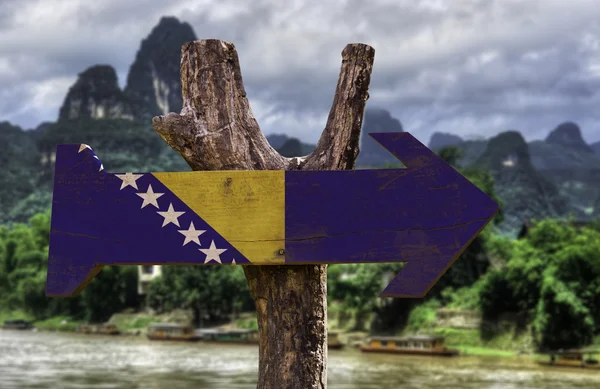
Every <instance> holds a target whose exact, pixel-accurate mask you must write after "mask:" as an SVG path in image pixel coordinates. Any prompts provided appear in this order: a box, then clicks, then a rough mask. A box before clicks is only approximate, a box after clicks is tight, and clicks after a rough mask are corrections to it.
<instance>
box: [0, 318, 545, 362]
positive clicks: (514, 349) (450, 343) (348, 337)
mask: <svg viewBox="0 0 600 389" xmlns="http://www.w3.org/2000/svg"><path fill="white" fill-rule="evenodd" d="M14 319H24V320H30V321H32V322H33V324H34V326H35V328H37V329H38V330H39V331H60V332H74V331H76V329H77V327H78V326H79V325H81V324H85V321H83V320H76V319H73V318H70V317H63V316H58V317H52V318H48V319H45V320H37V321H34V320H33V319H32V318H31V317H30V316H29V315H27V314H25V313H23V312H19V311H15V312H8V313H7V312H0V322H2V321H4V320H14ZM187 319H189V318H186V315H185V313H182V312H181V311H180V312H175V313H169V314H163V315H151V314H147V313H133V312H126V313H119V314H115V315H113V317H112V318H111V319H110V320H109V323H111V324H114V325H116V326H117V328H118V329H119V330H120V331H121V332H122V333H123V334H124V335H131V336H141V335H142V334H144V333H145V331H146V329H147V328H148V326H149V325H150V324H152V323H157V322H182V321H186V320H187ZM219 327H231V325H222V326H219ZM235 327H237V328H247V329H256V328H257V327H258V326H257V323H256V319H255V317H254V315H253V313H243V314H241V315H240V316H239V318H238V319H237V320H236V323H235ZM334 331H335V332H338V334H339V337H340V340H342V342H344V343H346V344H347V345H348V347H353V346H356V345H357V344H359V343H363V342H364V341H365V340H366V339H367V338H368V336H369V334H368V333H367V332H360V331H353V332H349V331H344V330H340V329H334ZM429 333H431V334H435V335H441V336H444V337H445V339H446V345H447V347H449V348H454V349H458V350H459V351H460V352H461V354H462V355H465V356H489V357H503V358H511V357H515V356H517V355H521V356H527V357H532V358H540V357H541V356H540V355H538V354H535V353H533V350H532V349H531V342H530V341H531V339H529V338H528V337H527V336H526V335H523V334H520V335H515V334H513V333H510V332H507V333H503V334H499V335H497V336H495V337H493V338H491V339H487V340H483V339H482V336H481V334H480V332H479V331H478V330H469V329H455V328H434V329H432V330H431V331H430V332H429ZM404 335H409V334H404Z"/></svg>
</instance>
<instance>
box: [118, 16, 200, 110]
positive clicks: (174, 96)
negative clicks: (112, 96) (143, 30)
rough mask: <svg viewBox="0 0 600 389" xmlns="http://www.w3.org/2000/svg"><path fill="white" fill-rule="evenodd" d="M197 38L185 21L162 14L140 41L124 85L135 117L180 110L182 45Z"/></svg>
mask: <svg viewBox="0 0 600 389" xmlns="http://www.w3.org/2000/svg"><path fill="white" fill-rule="evenodd" d="M196 39H197V38H196V33H195V32H194V30H193V29H192V27H191V26H190V25H189V24H188V23H186V22H181V21H179V19H177V18H175V17H173V16H163V17H162V18H161V19H160V20H159V22H158V24H157V25H156V26H155V27H154V28H153V29H152V31H151V32H150V34H149V35H148V36H147V37H146V38H145V39H144V40H143V41H142V43H141V45H140V48H139V50H138V51H137V54H136V56H135V60H134V62H133V63H132V64H131V67H130V68H129V74H128V76H127V86H126V87H125V94H126V95H127V96H128V97H129V98H130V99H131V100H132V102H133V113H134V116H135V118H136V119H140V120H151V119H152V117H153V116H157V115H164V114H167V113H169V112H177V113H178V112H180V111H181V107H182V105H183V102H182V99H181V83H180V70H179V69H180V63H181V46H183V44H184V43H186V42H189V41H194V40H196Z"/></svg>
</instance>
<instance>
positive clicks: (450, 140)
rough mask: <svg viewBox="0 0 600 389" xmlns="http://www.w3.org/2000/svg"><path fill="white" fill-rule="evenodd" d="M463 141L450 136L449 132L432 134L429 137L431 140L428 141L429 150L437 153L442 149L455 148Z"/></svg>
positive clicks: (452, 135) (456, 136) (458, 137)
mask: <svg viewBox="0 0 600 389" xmlns="http://www.w3.org/2000/svg"><path fill="white" fill-rule="evenodd" d="M463 141H464V140H463V139H462V138H461V137H460V136H458V135H454V134H450V133H449V132H434V133H433V134H432V135H431V139H429V148H430V149H431V150H434V151H437V150H440V149H442V148H444V147H448V146H456V145H458V144H460V143H462V142H463Z"/></svg>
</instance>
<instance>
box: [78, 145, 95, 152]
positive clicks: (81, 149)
mask: <svg viewBox="0 0 600 389" xmlns="http://www.w3.org/2000/svg"><path fill="white" fill-rule="evenodd" d="M85 149H90V150H91V149H92V148H91V147H90V146H88V145H86V144H85V143H82V144H81V145H79V151H78V152H77V153H78V154H79V153H81V152H82V151H83V150H85Z"/></svg>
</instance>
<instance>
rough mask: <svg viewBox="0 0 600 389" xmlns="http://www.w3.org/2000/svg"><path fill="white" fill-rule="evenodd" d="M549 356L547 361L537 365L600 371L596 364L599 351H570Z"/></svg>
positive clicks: (599, 366)
mask: <svg viewBox="0 0 600 389" xmlns="http://www.w3.org/2000/svg"><path fill="white" fill-rule="evenodd" d="M549 354H550V360H549V361H538V362H537V363H538V364H540V365H545V366H557V367H580V368H581V367H583V368H587V369H600V363H599V362H598V356H600V350H591V349H570V350H558V351H553V352H550V353H549Z"/></svg>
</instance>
